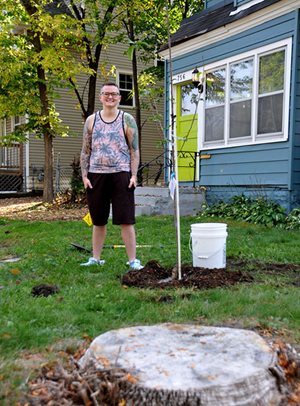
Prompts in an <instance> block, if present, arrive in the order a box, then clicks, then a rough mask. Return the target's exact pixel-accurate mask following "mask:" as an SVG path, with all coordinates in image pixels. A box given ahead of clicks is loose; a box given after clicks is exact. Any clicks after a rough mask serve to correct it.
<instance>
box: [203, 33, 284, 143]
mask: <svg viewBox="0 0 300 406" xmlns="http://www.w3.org/2000/svg"><path fill="white" fill-rule="evenodd" d="M290 63H291V42H290V40H284V41H281V42H278V43H276V44H273V46H272V45H268V46H266V47H262V48H259V49H257V50H254V51H252V52H247V53H244V54H243V55H238V56H236V57H233V58H230V59H228V60H226V61H220V63H219V64H218V63H215V64H214V65H212V66H211V67H210V66H206V67H204V71H205V74H206V80H205V83H206V86H205V103H204V111H203V113H204V125H203V127H202V128H203V135H202V137H201V138H202V146H203V147H214V146H216V147H218V146H224V145H225V146H227V145H228V146H232V145H243V144H250V143H259V142H272V141H280V140H285V139H287V136H288V103H289V86H290V79H289V78H290Z"/></svg>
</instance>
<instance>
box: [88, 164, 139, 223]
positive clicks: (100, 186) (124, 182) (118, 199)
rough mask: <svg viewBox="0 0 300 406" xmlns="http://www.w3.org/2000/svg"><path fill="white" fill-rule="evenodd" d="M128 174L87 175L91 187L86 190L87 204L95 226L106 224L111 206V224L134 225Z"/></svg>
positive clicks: (131, 190)
mask: <svg viewBox="0 0 300 406" xmlns="http://www.w3.org/2000/svg"><path fill="white" fill-rule="evenodd" d="M130 177H131V175H130V173H129V172H117V173H91V172H89V173H88V178H89V180H90V182H91V184H92V186H93V188H92V189H90V188H87V191H86V192H87V202H88V207H89V211H90V214H91V217H92V220H93V224H94V225H95V226H104V225H105V224H107V221H108V218H109V213H110V204H112V221H113V224H135V205H134V189H135V188H134V187H132V188H129V187H128V185H129V181H130Z"/></svg>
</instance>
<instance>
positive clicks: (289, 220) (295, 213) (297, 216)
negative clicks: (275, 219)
mask: <svg viewBox="0 0 300 406" xmlns="http://www.w3.org/2000/svg"><path fill="white" fill-rule="evenodd" d="M285 228H286V229H287V230H300V208H297V209H294V210H292V211H291V212H290V213H289V215H288V216H287V217H286V219H285Z"/></svg>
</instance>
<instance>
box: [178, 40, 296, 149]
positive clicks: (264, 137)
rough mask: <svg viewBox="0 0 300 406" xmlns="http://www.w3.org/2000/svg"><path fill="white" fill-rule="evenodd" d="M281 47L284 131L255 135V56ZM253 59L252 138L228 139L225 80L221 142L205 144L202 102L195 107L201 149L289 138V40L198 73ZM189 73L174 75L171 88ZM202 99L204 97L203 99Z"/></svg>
mask: <svg viewBox="0 0 300 406" xmlns="http://www.w3.org/2000/svg"><path fill="white" fill-rule="evenodd" d="M280 48H286V53H285V76H284V99H283V116H282V123H283V124H282V126H283V132H282V134H281V135H279V134H278V133H276V134H275V135H274V136H272V134H267V135H256V125H257V116H258V111H257V107H258V103H257V102H256V101H257V100H258V74H257V72H258V55H259V56H261V55H262V54H268V53H272V52H275V51H276V50H279V49H280ZM251 56H252V57H254V65H253V71H254V75H253V94H252V122H251V139H250V138H249V137H247V139H244V140H243V139H231V140H229V120H228V117H229V115H228V107H229V104H228V97H229V91H228V86H229V81H228V80H227V81H226V86H227V88H226V90H225V92H226V97H227V99H226V102H225V125H224V127H225V133H224V140H222V142H220V141H215V142H210V143H207V142H206V143H204V132H205V103H204V102H202V103H199V106H198V118H200V119H198V145H199V148H200V149H201V150H207V149H217V148H227V147H230V148H231V147H238V146H243V145H257V144H265V143H273V142H283V141H286V140H287V139H288V130H289V98H290V79H291V59H292V38H287V39H285V40H281V41H278V42H274V43H272V44H269V45H266V46H263V47H260V48H256V49H253V50H252V51H248V52H244V53H242V54H238V55H235V56H233V57H230V58H227V59H223V60H220V61H217V62H214V63H212V64H208V65H204V66H200V67H198V70H199V71H200V70H202V71H203V72H208V71H211V70H214V69H216V68H219V67H222V66H224V65H226V66H229V64H230V63H233V62H235V63H236V62H239V61H242V60H244V59H247V58H250V57H251ZM191 71H192V69H190V70H189V71H186V72H182V73H177V74H176V75H174V76H173V78H172V83H173V85H175V84H179V83H182V82H185V81H186V80H187V79H190V78H191ZM228 71H229V69H227V75H228V74H229V72H228ZM174 88H175V86H174ZM203 98H204V97H203Z"/></svg>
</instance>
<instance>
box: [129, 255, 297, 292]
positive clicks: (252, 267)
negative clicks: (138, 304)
mask: <svg viewBox="0 0 300 406" xmlns="http://www.w3.org/2000/svg"><path fill="white" fill-rule="evenodd" d="M299 271H300V265H298V264H278V263H273V264H272V263H264V262H259V261H255V260H253V261H252V260H240V259H234V258H228V259H227V263H226V268H223V269H207V268H196V267H195V268H194V267H193V266H191V265H186V264H185V265H182V267H181V279H180V280H179V278H178V275H177V273H176V267H174V268H164V267H163V266H162V265H161V264H159V263H158V262H157V261H155V260H150V261H148V262H147V263H146V265H145V266H144V268H143V269H141V270H140V271H136V270H130V271H128V272H127V273H126V274H124V275H123V276H122V278H121V283H122V284H123V285H125V286H131V287H137V288H180V287H181V288H195V289H212V288H218V287H228V286H232V285H235V284H237V283H253V282H254V281H255V275H256V274H257V273H258V272H262V273H264V274H276V275H285V276H289V277H290V278H291V282H290V283H292V284H293V285H295V286H300V284H299V282H300V280H299ZM297 278H298V279H297Z"/></svg>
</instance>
